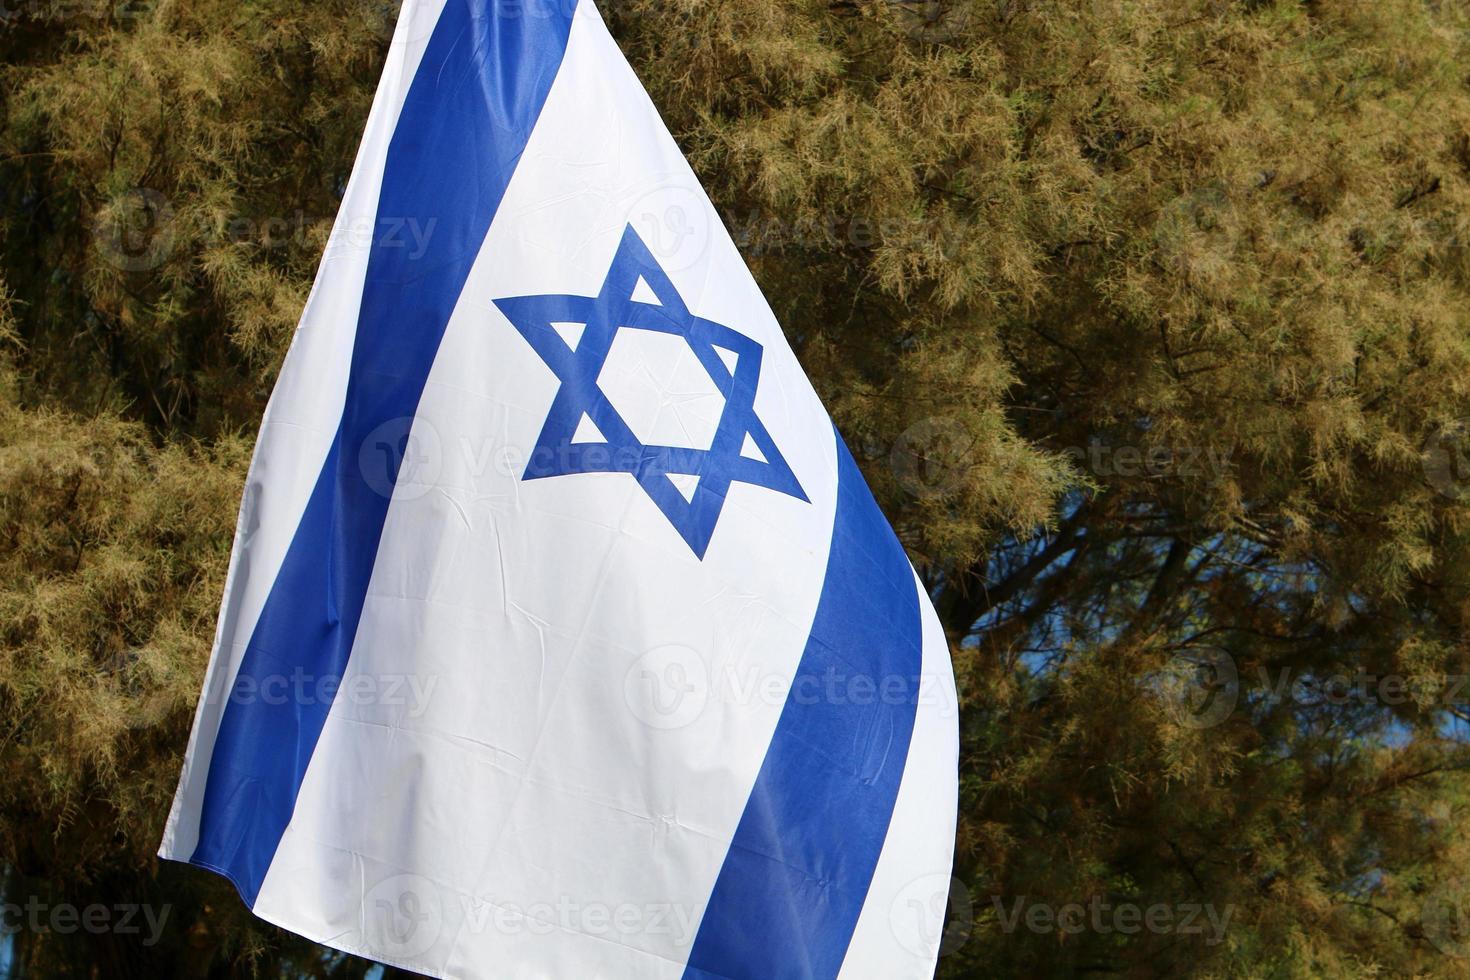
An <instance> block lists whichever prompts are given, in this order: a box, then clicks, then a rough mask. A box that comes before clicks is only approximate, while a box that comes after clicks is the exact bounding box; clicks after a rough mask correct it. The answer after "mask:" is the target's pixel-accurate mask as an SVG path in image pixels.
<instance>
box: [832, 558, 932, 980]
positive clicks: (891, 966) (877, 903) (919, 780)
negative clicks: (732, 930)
mask: <svg viewBox="0 0 1470 980" xmlns="http://www.w3.org/2000/svg"><path fill="white" fill-rule="evenodd" d="M914 588H916V589H918V590H919V615H920V617H921V618H922V619H923V624H924V661H923V668H922V671H923V673H922V675H921V680H920V685H919V710H918V713H917V714H916V715H915V717H914V734H913V739H912V741H910V742H909V757H908V764H907V765H906V766H905V767H904V771H903V781H902V782H901V783H900V784H899V788H898V801H897V803H896V804H895V806H894V809H893V821H892V823H890V824H889V825H888V836H887V838H886V839H885V840H884V842H883V853H882V855H881V856H880V857H879V858H878V867H877V869H876V870H875V871H874V873H873V882H872V885H871V886H870V887H869V888H868V898H867V901H865V902H864V903H863V911H862V914H861V915H859V916H858V923H857V929H856V930H855V931H854V933H853V937H852V945H851V946H849V947H848V948H847V957H846V958H845V959H844V960H843V962H842V972H841V973H840V974H838V976H839V978H840V980H871V978H874V977H882V978H883V980H910V978H912V980H920V978H924V980H928V978H930V977H933V976H934V967H935V963H936V962H937V960H938V956H939V940H940V937H941V933H942V931H943V929H944V910H945V901H946V899H947V897H948V895H949V889H950V875H949V871H948V869H949V867H950V865H951V862H952V860H953V857H954V840H955V829H956V821H957V819H958V810H959V757H960V744H959V726H958V715H959V700H958V697H957V695H956V691H955V683H954V671H953V668H952V667H951V665H950V658H949V644H948V642H947V641H946V640H945V638H944V629H943V627H942V626H941V625H940V623H939V616H938V615H937V614H936V613H935V612H934V606H933V604H932V603H931V602H930V601H929V597H928V595H927V594H926V593H925V592H924V584H923V583H922V582H920V581H919V578H918V576H917V575H915V576H914ZM936 868H941V869H944V870H942V871H935V870H934V869H936Z"/></svg>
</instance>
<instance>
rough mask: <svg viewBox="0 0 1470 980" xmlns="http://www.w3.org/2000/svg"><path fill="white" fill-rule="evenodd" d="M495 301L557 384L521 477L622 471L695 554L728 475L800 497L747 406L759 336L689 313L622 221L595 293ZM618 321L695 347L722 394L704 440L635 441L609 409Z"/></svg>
mask: <svg viewBox="0 0 1470 980" xmlns="http://www.w3.org/2000/svg"><path fill="white" fill-rule="evenodd" d="M495 305H496V307H498V308H499V310H500V312H502V313H504V314H505V316H506V318H507V319H509V320H510V322H511V324H512V325H514V326H515V328H516V330H517V331H519V332H520V334H521V336H522V337H524V338H525V339H526V342H527V343H529V344H530V345H531V347H532V348H533V349H534V350H535V351H536V353H537V354H538V355H540V357H541V359H542V360H543V361H545V362H546V366H547V367H549V368H551V370H552V371H553V372H555V374H556V376H557V378H558V379H560V381H561V387H560V388H559V389H558V391H557V393H556V397H555V398H554V399H553V400H552V403H551V409H550V411H549V412H548V413H547V416H546V422H545V424H544V425H543V426H542V428H541V435H540V437H539V438H538V439H537V440H536V447H535V449H534V450H533V451H532V453H531V457H530V462H529V463H528V464H527V466H526V470H525V472H524V473H523V474H522V477H521V479H523V480H537V479H544V478H547V477H554V476H569V475H572V474H576V473H627V474H628V475H630V476H632V477H633V478H634V479H635V480H637V481H638V485H639V486H640V487H642V488H643V491H644V492H645V493H647V494H648V496H649V498H650V499H651V500H652V501H653V503H654V505H655V506H657V507H658V509H659V510H660V511H662V512H663V515H664V516H665V517H666V518H668V520H669V523H670V524H672V525H673V526H674V529H675V530H676V531H678V532H679V534H680V536H681V537H683V539H684V541H685V542H686V543H687V544H688V545H689V547H690V549H691V550H693V552H694V554H695V555H696V556H698V557H699V558H701V559H702V558H703V557H704V554H705V551H706V550H707V549H708V548H709V543H710V538H711V537H712V536H713V534H714V530H715V525H716V524H717V523H718V522H719V519H720V511H721V510H722V509H723V508H724V506H725V495H726V493H727V492H728V490H729V488H730V484H732V483H748V484H751V485H754V486H758V487H765V488H767V489H769V490H774V491H776V492H778V493H784V494H787V495H789V496H792V497H795V498H797V499H798V500H802V501H806V500H807V496H806V493H805V492H804V491H803V490H802V488H801V484H800V483H798V482H797V480H796V475H795V474H794V473H792V472H791V467H790V466H788V465H787V463H786V460H785V458H784V457H783V456H782V455H781V451H780V450H779V449H777V448H776V443H775V441H774V440H773V439H772V438H771V434H770V433H769V432H767V431H766V427H765V425H763V424H762V423H761V420H760V418H759V417H757V415H756V412H755V392H756V387H757V385H758V384H759V382H760V373H761V354H762V348H761V345H760V344H759V343H757V342H756V341H754V340H752V339H751V338H749V337H747V336H745V335H744V334H741V333H737V332H736V331H734V330H732V329H730V328H729V327H726V326H723V325H721V324H718V323H715V322H713V321H711V320H706V319H703V318H702V317H697V316H694V315H693V314H692V313H690V312H689V308H688V307H687V306H686V305H685V303H684V299H683V297H682V296H680V295H679V291H678V290H677V289H675V288H674V284H673V283H672V282H671V281H670V280H669V277H668V276H667V275H666V274H665V273H664V271H663V269H662V268H661V267H660V266H659V264H658V261H657V260H656V259H655V258H654V257H653V255H652V253H650V252H649V250H648V247H647V246H646V245H644V244H643V240H642V239H641V238H639V237H638V233H637V232H636V231H634V230H633V227H632V226H631V225H629V226H628V228H627V229H626V230H625V231H624V232H623V238H622V241H621V242H620V243H619V245H618V251H617V254H616V255H615V256H613V261H612V266H611V267H610V268H609V269H608V271H607V278H606V279H604V280H603V283H602V290H601V292H599V293H598V294H597V295H596V296H566V295H556V294H553V295H546V296H512V297H508V298H506V299H497V300H495ZM623 330H635V331H638V330H644V331H652V332H654V333H657V334H663V335H670V336H673V337H676V338H679V339H682V340H683V341H684V342H685V343H686V344H688V346H689V349H690V350H691V351H693V353H694V356H695V358H697V360H698V363H699V366H700V367H702V368H703V370H704V371H705V372H707V373H708V374H709V378H710V380H711V381H712V382H713V383H714V387H715V388H716V389H718V391H719V394H720V395H721V396H722V397H723V400H724V406H723V408H722V409H721V410H720V412H719V419H718V423H717V424H716V426H715V427H714V432H713V437H712V439H711V440H710V444H709V447H708V448H707V449H706V448H699V447H698V446H666V445H655V444H651V443H648V442H644V441H643V440H641V439H640V438H639V437H638V435H636V434H635V433H634V431H633V429H632V428H631V427H630V426H629V425H628V423H627V422H626V421H625V420H624V418H623V416H622V415H620V414H619V412H618V410H617V409H616V408H615V407H614V405H613V402H612V401H611V400H610V399H609V398H608V395H607V392H606V391H604V390H603V388H602V387H601V386H600V385H599V382H598V377H599V375H601V374H602V371H603V367H604V365H605V364H606V363H607V359H608V352H609V351H610V350H611V349H612V347H613V342H614V340H615V339H616V338H617V336H618V334H619V332H620V331H623ZM589 423H590V424H589Z"/></svg>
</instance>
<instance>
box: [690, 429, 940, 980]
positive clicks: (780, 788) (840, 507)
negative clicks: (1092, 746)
mask: <svg viewBox="0 0 1470 980" xmlns="http://www.w3.org/2000/svg"><path fill="white" fill-rule="evenodd" d="M837 456H838V477H837V514H836V518H835V519H834V522H833V529H832V552H831V555H830V557H829V558H828V560H827V579H826V581H825V582H824V583H823V585H822V595H821V598H820V599H819V600H818V603H817V614H816V619H815V621H814V622H813V623H812V632H811V637H810V638H809V639H808V640H807V645H806V650H805V651H804V652H803V653H802V656H801V662H800V663H799V664H798V665H797V670H796V676H795V677H794V678H793V681H792V686H791V690H790V692H789V693H788V695H787V699H786V704H785V707H784V708H783V709H782V711H781V717H780V720H779V721H778V722H777V724H776V731H775V734H774V736H773V737H772V739H771V745H770V748H769V749H768V750H767V752H766V758H765V761H764V762H763V763H762V765H761V771H760V774H759V776H757V777H756V781H755V786H754V788H753V789H752V790H751V794H750V799H749V800H748V801H747V802H746V805H745V812H744V814H743V815H742V816H741V818H740V824H739V826H738V827H737V829H736V831H735V837H734V839H733V840H732V841H731V842H730V850H729V853H727V854H726V856H725V863H724V866H723V867H722V868H721V869H720V874H719V877H718V878H717V879H716V881H715V887H714V891H713V892H712V893H711V895H710V901H709V905H708V907H707V908H706V910H705V913H704V918H703V920H702V921H701V923H700V926H699V933H698V935H697V936H696V937H695V940H694V948H693V950H692V952H691V953H690V957H689V965H688V968H687V969H686V970H685V973H684V977H685V980H716V978H722V980H744V978H751V980H776V978H783V977H792V978H796V977H803V978H812V977H821V978H826V977H835V976H837V972H838V970H839V969H840V968H841V967H842V960H843V957H844V956H845V955H846V953H847V947H848V944H849V943H850V942H851V940H852V933H853V929H854V928H855V927H856V926H857V920H858V913H859V912H861V911H862V907H863V901H864V900H865V899H866V898H867V894H868V886H869V884H870V883H871V882H872V879H873V869H874V868H875V867H876V866H877V863H878V855H879V853H880V852H881V851H882V850H883V840H884V838H885V837H886V836H887V833H888V824H889V820H890V819H891V818H892V816H893V806H894V802H895V800H896V799H897V798H898V786H899V781H900V779H901V777H902V776H903V770H904V765H905V763H906V762H907V761H908V750H909V739H910V737H911V736H912V734H913V730H914V713H915V711H916V706H917V702H918V692H919V671H920V668H921V663H922V661H921V657H922V646H921V642H922V641H921V633H920V622H919V596H918V590H917V589H916V587H915V584H914V574H913V569H912V567H911V566H910V565H909V562H908V558H907V557H906V556H905V554H904V551H903V547H902V546H901V545H900V544H899V542H898V538H897V537H895V536H894V533H893V530H892V529H891V528H890V527H889V526H888V522H887V521H886V520H885V519H884V517H883V514H882V512H881V511H879V509H878V504H877V502H876V501H874V500H873V495H872V493H871V492H870V491H869V490H868V486H867V484H866V483H865V482H863V476H862V473H861V472H860V471H859V470H858V467H857V463H855V462H854V461H853V458H852V454H851V453H849V452H848V450H847V447H846V446H845V445H844V444H843V442H842V438H841V437H840V436H838V437H837Z"/></svg>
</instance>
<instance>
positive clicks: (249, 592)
mask: <svg viewBox="0 0 1470 980" xmlns="http://www.w3.org/2000/svg"><path fill="white" fill-rule="evenodd" d="M443 7H444V0H404V3H403V8H402V10H401V11H400V13H399V19H398V25H397V27H396V28H395V30H394V35H393V43H392V45H391V47H390V49H389V52H388V57H387V61H386V64H385V65H384V67H383V77H382V80H381V81H380V83H379V85H378V91H377V95H376V96H375V98H374V99H373V107H372V110H371V112H370V113H369V115H368V121H367V127H366V130H365V132H364V134H363V139H362V145H361V146H360V147H359V148H358V153H357V161H356V163H355V164H354V166H353V170H352V176H351V178H350V179H349V181H348V184H347V188H346V192H345V194H344V196H343V199H342V208H341V210H340V211H339V212H338V214H337V220H336V222H335V224H334V225H333V228H332V235H331V239H330V241H329V244H328V246H327V249H326V252H325V254H324V255H323V256H322V263H321V266H320V268H319V269H318V271H317V278H316V283H315V285H314V286H313V287H312V293H311V296H310V298H309V299H308V301H307V304H306V309H305V310H304V312H303V313H302V316H301V323H300V325H299V326H298V327H297V331H296V336H295V337H294V338H293V340H292V342H291V349H290V351H289V352H288V353H287V355H286V360H285V363H284V364H283V365H282V367H281V375H280V378H279V380H278V381H277V382H276V387H275V391H274V392H273V393H272V394H271V399H270V403H269V404H268V405H267V407H266V410H265V416H264V419H263V420H262V422H261V427H260V434H259V437H258V439H257V441H256V445H255V454H254V458H253V459H252V460H251V464H250V475H249V477H248V479H247V482H246V486H245V493H244V497H243V499H242V500H241V503H240V515H239V521H238V523H237V525H236V530H235V544H234V549H233V551H232V552H231V555H230V568H229V573H228V577H227V579H226V581H225V600H224V604H223V607H222V609H221V611H220V618H219V624H218V626H217V627H216V631H215V639H214V650H213V654H212V657H211V660H210V666H209V672H208V674H207V675H206V677H205V682H204V692H203V694H202V695H201V697H200V701H199V706H198V708H197V709H196V711H195V716H194V728H193V733H192V734H191V736H190V738H189V750H188V753H187V755H186V756H185V761H184V766H183V771H182V773H181V774H180V776H179V788H178V792H177V793H176V794H175V796H174V803H173V808H172V810H171V811H170V812H169V817H168V823H167V824H166V826H165V830H164V835H163V843H162V845H161V847H160V849H159V856H160V857H164V858H169V859H173V860H178V861H187V860H188V859H189V857H190V855H192V854H193V853H194V847H195V845H196V844H197V843H198V838H199V813H200V808H201V805H202V803H203V799H204V786H205V781H206V778H207V776H208V772H209V763H210V759H211V757H212V755H213V750H214V739H215V734H216V732H217V731H218V729H219V722H220V716H221V715H222V714H223V713H224V709H225V705H226V704H227V703H228V699H229V693H230V689H231V686H232V685H233V684H234V682H235V675H236V673H237V671H238V670H239V667H240V658H241V657H242V655H243V654H244V652H245V647H246V645H247V644H248V643H249V642H250V636H251V634H252V633H253V632H254V630H255V623H256V620H257V619H258V617H259V616H260V611H261V608H262V607H263V606H264V605H265V600H266V596H267V595H269V594H270V589H271V585H272V584H273V582H274V581H275V577H276V572H277V570H278V569H279V568H280V566H281V562H282V560H283V559H284V558H285V555H286V550H287V548H289V547H290V544H291V539H292V538H293V537H294V536H295V533H296V527H297V525H298V524H299V523H300V519H301V514H302V512H303V511H304V510H305V509H306V501H307V499H308V498H309V497H310V496H311V491H312V488H313V487H314V486H315V485H316V481H317V477H318V475H319V474H320V473H321V469H322V463H323V462H324V461H325V459H326V456H327V452H328V450H329V448H330V446H331V442H332V438H333V436H335V435H336V432H337V426H338V423H339V421H340V420H341V417H342V405H343V401H344V400H345V398H346V392H347V374H348V369H349V367H350V366H351V363H350V355H351V351H352V338H353V335H354V334H355V333H356V329H357V314H358V307H359V306H360V304H361V301H362V285H363V279H364V276H365V275H366V273H367V262H368V253H369V252H370V251H371V247H372V243H373V236H374V232H375V230H376V225H377V214H378V191H379V187H380V185H381V184H382V178H383V167H384V162H385V161H386V159H387V155H388V143H389V141H390V140H391V139H392V136H393V129H394V127H395V126H396V125H397V123H398V114H399V112H400V111H401V110H402V108H403V100H404V97H405V96H406V95H407V93H408V89H409V85H410V84H411V83H412V81H413V77H414V73H415V72H416V71H417V70H418V65H419V59H420V58H421V57H422V56H423V53H424V48H425V47H426V46H427V44H428V39H429V35H430V34H431V33H432V32H433V25H434V23H435V22H436V21H437V20H438V17H439V12H440V11H441V10H442V9H443Z"/></svg>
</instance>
